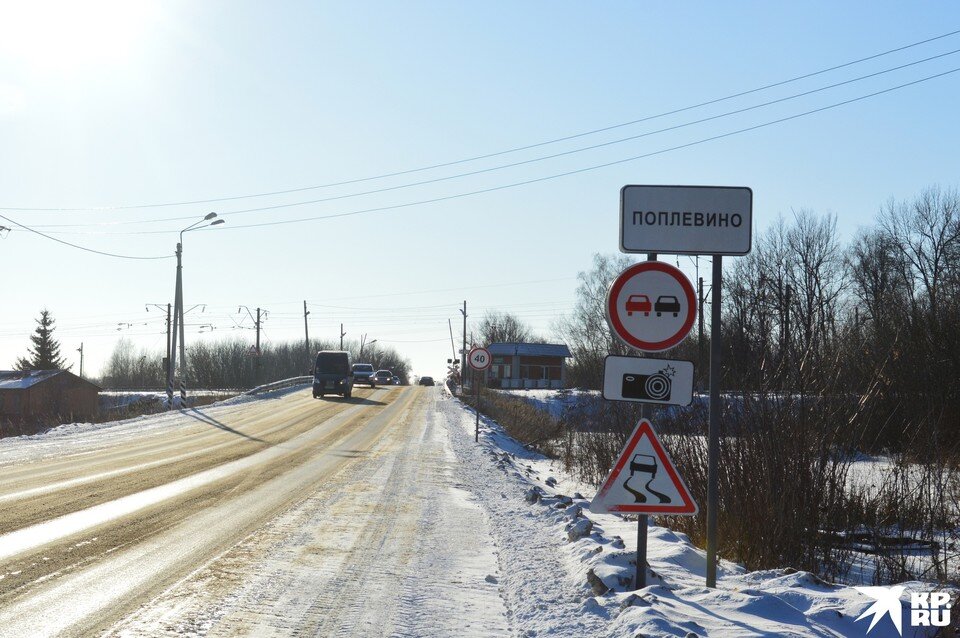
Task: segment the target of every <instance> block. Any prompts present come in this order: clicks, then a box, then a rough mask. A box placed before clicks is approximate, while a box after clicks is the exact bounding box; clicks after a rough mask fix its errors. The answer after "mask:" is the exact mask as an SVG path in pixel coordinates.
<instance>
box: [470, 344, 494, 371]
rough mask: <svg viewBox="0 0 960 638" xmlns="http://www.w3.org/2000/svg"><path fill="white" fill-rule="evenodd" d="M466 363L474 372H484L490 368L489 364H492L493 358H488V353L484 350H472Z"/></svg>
mask: <svg viewBox="0 0 960 638" xmlns="http://www.w3.org/2000/svg"><path fill="white" fill-rule="evenodd" d="M467 363H469V364H470V367H471V368H473V369H474V370H486V369H487V368H489V367H490V364H491V363H493V358H492V357H491V356H490V351H489V350H487V349H486V348H474V349H472V350H471V351H470V354H469V355H467Z"/></svg>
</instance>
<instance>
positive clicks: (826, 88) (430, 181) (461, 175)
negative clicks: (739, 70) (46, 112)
mask: <svg viewBox="0 0 960 638" xmlns="http://www.w3.org/2000/svg"><path fill="white" fill-rule="evenodd" d="M957 53H960V49H954V50H952V51H947V52H944V53H939V54H937V55H933V56H929V57H926V58H923V59H921V60H915V61H913V62H908V63H905V64H901V65H898V66H895V67H890V68H887V69H883V70H880V71H876V72H873V73H868V74H866V75H861V76H858V77H855V78H849V79H847V80H843V81H841V82H835V83H833V84H828V85H825V86H821V87H817V88H814V89H810V90H807V91H801V92H799V93H794V94H792V95H788V96H784V97H781V98H777V99H774V100H768V101H766V102H761V103H759V104H753V105H750V106H745V107H742V108H739V109H734V110H731V111H726V112H724V113H718V114H716V115H711V116H708V117H703V118H700V119H696V120H691V121H688V122H683V123H680V124H675V125H673V126H667V127H663V128H659V129H655V130H653V131H646V132H644V133H638V134H636V135H631V136H628V137H623V138H619V139H615V140H608V141H606V142H601V143H598V144H592V145H589V146H582V147H579V148H574V149H570V150H566V151H562V152H558V153H554V154H551V155H542V156H539V157H533V158H529V159H525V160H520V161H517V162H511V163H508V164H500V165H497V166H489V167H486V168H480V169H476V170H473V171H468V172H464V173H456V174H453V175H444V176H441V177H434V178H431V179H425V180H420V181H416V182H408V183H405V184H396V185H393V186H385V187H383V188H376V189H371V190H366V191H359V192H354V193H344V194H341V195H333V196H330V197H322V198H317V199H310V200H302V201H297V202H287V203H283V204H273V205H270V206H259V207H254V208H245V209H238V210H232V211H224V212H223V213H221V216H227V215H242V214H247V213H259V212H266V211H271V210H282V209H287V208H296V207H299V206H308V205H311V204H323V203H327V202H333V201H341V200H344V199H353V198H357V197H365V196H368V195H378V194H382V193H387V192H393V191H398V190H404V189H408V188H415V187H418V186H426V185H430V184H437V183H441V182H447V181H451V180H456V179H462V178H465V177H474V176H476V175H482V174H486V173H492V172H495V171H501V170H506V169H510V168H516V167H518V166H527V165H530V164H536V163H539V162H544V161H548V160H552V159H557V158H560V157H567V156H570V155H576V154H579V153H585V152H587V151H592V150H597V149H600V148H606V147H609V146H614V145H617V144H623V143H626V142H632V141H636V140H638V139H643V138H646V137H651V136H653V135H658V134H661V133H668V132H672V131H677V130H680V129H683V128H688V127H691V126H696V125H698V124H704V123H707V122H712V121H716V120H720V119H723V118H727V117H731V116H734V115H741V114H743V113H747V112H750V111H755V110H758V109H762V108H766V107H768V106H773V105H775V104H781V103H784V102H788V101H790V100H796V99H799V98H802V97H807V96H810V95H813V94H816V93H822V92H824V91H829V90H831V89H835V88H839V87H842V86H847V85H850V84H853V83H855V82H861V81H863V80H867V79H871V78H875V77H879V76H881V75H886V74H888V73H893V72H895V71H900V70H903V69H905V68H909V67H912V66H916V65H919V64H924V63H926V62H930V61H933V60H937V59H941V58H945V57H947V56H951V55H956V54H957ZM183 219H192V217H167V218H157V219H148V220H137V221H131V220H127V221H114V222H93V223H90V222H88V223H68V224H37V225H35V226H36V227H37V228H89V227H94V226H99V227H111V226H126V225H142V224H153V223H165V222H171V221H181V220H183ZM155 232H156V233H162V234H168V233H170V232H174V231H155ZM83 234H90V235H94V234H116V235H120V234H150V233H148V232H135V233H96V232H87V233H83Z"/></svg>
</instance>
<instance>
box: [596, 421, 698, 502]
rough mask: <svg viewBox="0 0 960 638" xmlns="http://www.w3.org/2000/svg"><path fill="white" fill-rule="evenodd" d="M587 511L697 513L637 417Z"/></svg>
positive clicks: (653, 435) (674, 471)
mask: <svg viewBox="0 0 960 638" xmlns="http://www.w3.org/2000/svg"><path fill="white" fill-rule="evenodd" d="M590 511H591V512H594V513H598V512H629V513H633V514H696V513H697V503H696V502H695V501H694V500H693V496H691V495H690V490H688V489H687V486H686V485H685V484H684V482H683V479H682V478H680V475H679V474H678V473H677V468H676V467H675V466H674V465H673V461H672V460H671V459H670V455H668V454H667V451H666V450H665V449H663V445H662V444H661V443H660V440H659V439H658V438H657V434H656V432H654V431H653V425H651V423H650V421H648V420H647V419H640V422H639V423H637V427H635V428H634V430H633V434H631V435H630V438H629V439H627V444H626V446H625V447H624V448H623V452H621V453H620V458H619V459H617V462H616V464H615V465H614V466H613V469H612V470H610V475H609V476H607V480H606V481H604V482H603V485H602V486H601V487H600V490H599V491H598V492H597V495H596V496H595V497H593V501H592V502H591V503H590Z"/></svg>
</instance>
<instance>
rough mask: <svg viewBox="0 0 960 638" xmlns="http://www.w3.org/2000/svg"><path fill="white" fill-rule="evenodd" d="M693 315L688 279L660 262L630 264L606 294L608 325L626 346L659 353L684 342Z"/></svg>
mask: <svg viewBox="0 0 960 638" xmlns="http://www.w3.org/2000/svg"><path fill="white" fill-rule="evenodd" d="M696 316H697V302H696V295H695V293H694V292H693V285H692V284H691V283H690V280H689V279H687V276H686V275H684V274H683V273H682V272H681V271H680V269H679V268H675V267H673V266H671V265H670V264H667V263H664V262H662V261H644V262H641V263H639V264H634V265H633V266H630V267H629V268H627V269H626V270H624V271H623V272H622V273H620V274H619V275H618V276H617V278H616V279H615V280H614V282H613V285H611V286H610V291H609V292H608V293H607V321H608V322H609V323H610V328H611V329H612V330H613V332H614V334H616V335H617V337H619V338H620V339H621V340H622V341H623V342H624V343H626V344H627V345H628V346H630V347H632V348H636V349H637V350H642V351H644V352H662V351H663V350H669V349H670V348H672V347H674V346H675V345H677V344H678V343H680V342H681V341H683V340H684V338H686V336H687V334H688V333H689V332H690V329H691V328H692V327H693V321H694V319H696Z"/></svg>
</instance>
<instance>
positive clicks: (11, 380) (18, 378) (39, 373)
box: [0, 370, 100, 390]
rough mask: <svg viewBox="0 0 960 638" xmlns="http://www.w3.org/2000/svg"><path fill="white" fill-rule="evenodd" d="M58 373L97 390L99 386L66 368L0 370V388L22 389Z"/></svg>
mask: <svg viewBox="0 0 960 638" xmlns="http://www.w3.org/2000/svg"><path fill="white" fill-rule="evenodd" d="M58 374H68V375H70V376H71V377H74V378H76V379H78V380H80V381H83V382H84V383H88V384H90V385H92V386H93V387H95V388H97V389H98V390H99V389H100V386H98V385H96V384H95V383H90V382H89V381H87V380H86V379H83V378H81V377H78V376H76V375H75V374H73V373H72V372H69V371H67V370H0V390H24V389H26V388H29V387H32V386H35V385H36V384H38V383H40V382H42V381H46V380H47V379H52V378H53V377H55V376H57V375H58Z"/></svg>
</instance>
